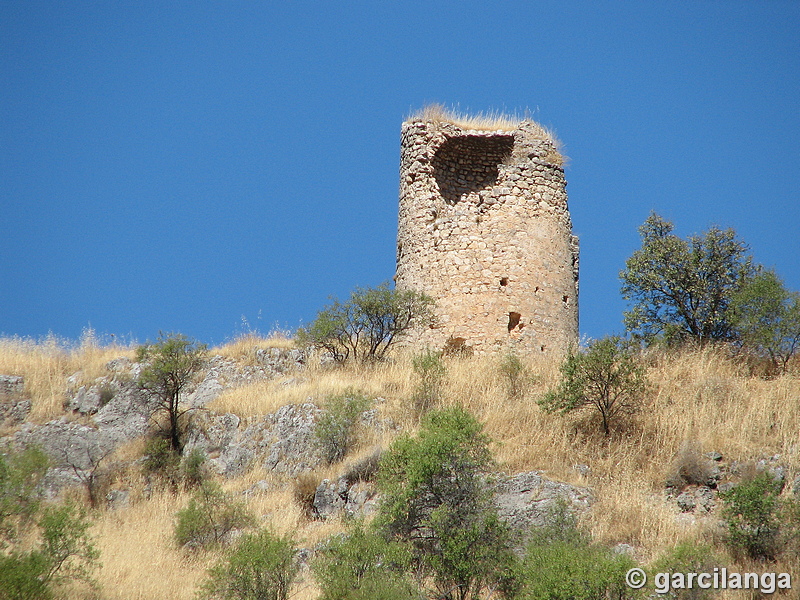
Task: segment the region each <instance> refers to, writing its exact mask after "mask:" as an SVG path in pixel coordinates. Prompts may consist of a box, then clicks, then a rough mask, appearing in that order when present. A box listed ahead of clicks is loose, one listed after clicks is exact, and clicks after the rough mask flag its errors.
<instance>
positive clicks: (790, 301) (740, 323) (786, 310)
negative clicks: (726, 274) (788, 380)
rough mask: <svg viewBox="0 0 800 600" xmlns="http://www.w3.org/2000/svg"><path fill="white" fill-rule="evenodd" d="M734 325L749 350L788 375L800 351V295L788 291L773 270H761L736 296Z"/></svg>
mask: <svg viewBox="0 0 800 600" xmlns="http://www.w3.org/2000/svg"><path fill="white" fill-rule="evenodd" d="M732 307H733V315H734V317H733V318H734V324H735V327H736V330H737V332H738V333H739V337H740V339H741V341H742V343H743V344H744V346H745V347H746V348H749V349H751V350H752V351H754V352H756V353H757V354H759V355H761V356H765V357H767V358H768V359H769V360H770V362H771V363H772V365H773V368H774V369H775V370H777V371H781V372H783V373H785V372H786V369H787V366H788V364H789V361H790V360H791V358H792V356H794V355H795V353H796V352H797V351H798V349H800V294H799V293H797V292H790V291H789V290H787V289H786V287H785V286H784V284H783V281H781V279H780V277H778V276H777V275H776V274H775V272H774V271H772V270H767V271H762V272H761V273H758V274H757V275H755V276H754V277H753V278H752V279H750V280H749V281H748V282H747V283H746V284H745V285H744V286H742V287H741V288H740V289H739V290H738V291H737V293H736V294H735V295H734V297H733V302H732Z"/></svg>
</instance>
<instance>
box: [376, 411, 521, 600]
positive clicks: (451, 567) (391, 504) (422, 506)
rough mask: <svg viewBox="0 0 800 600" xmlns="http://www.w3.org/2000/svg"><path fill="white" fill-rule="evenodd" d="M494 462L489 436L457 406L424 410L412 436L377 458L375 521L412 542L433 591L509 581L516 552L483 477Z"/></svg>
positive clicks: (470, 592) (448, 595) (460, 592)
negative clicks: (376, 508)
mask: <svg viewBox="0 0 800 600" xmlns="http://www.w3.org/2000/svg"><path fill="white" fill-rule="evenodd" d="M493 469H494V463H493V460H492V457H491V453H490V452H489V439H488V438H487V437H486V435H485V434H483V433H482V426H481V424H480V423H478V422H477V421H476V420H475V418H474V417H472V415H470V414H469V413H467V412H466V411H465V410H464V409H463V408H460V407H455V408H448V409H442V410H438V411H432V412H430V413H428V415H427V416H426V418H425V420H424V421H423V424H422V427H421V429H420V431H419V434H418V436H417V437H415V438H412V437H409V436H403V437H401V438H399V439H398V440H396V441H395V443H394V444H392V447H391V448H390V449H389V450H388V451H387V452H386V453H385V454H384V456H383V457H382V459H381V466H380V470H379V472H378V487H379V489H380V491H381V493H382V499H381V505H380V510H379V514H378V524H379V526H380V527H381V529H382V531H384V532H385V534H386V535H388V536H389V537H390V539H394V540H398V541H401V542H405V543H408V544H410V545H411V548H412V559H413V564H414V566H415V567H416V568H417V569H418V570H419V571H420V572H421V573H423V574H424V575H425V576H427V577H429V578H430V581H432V584H433V586H434V587H435V591H436V597H437V598H441V599H443V600H468V599H476V598H480V597H482V594H484V593H485V592H486V591H487V590H502V589H505V586H506V585H507V583H508V581H509V578H510V573H511V567H512V565H513V562H514V560H513V555H512V553H511V551H510V549H509V547H510V543H509V531H508V528H507V526H506V525H505V524H504V523H503V522H501V521H500V519H499V518H498V515H497V510H496V507H495V505H494V503H493V500H492V495H491V492H490V490H489V487H488V483H487V481H488V480H489V479H490V476H491V473H492V471H493Z"/></svg>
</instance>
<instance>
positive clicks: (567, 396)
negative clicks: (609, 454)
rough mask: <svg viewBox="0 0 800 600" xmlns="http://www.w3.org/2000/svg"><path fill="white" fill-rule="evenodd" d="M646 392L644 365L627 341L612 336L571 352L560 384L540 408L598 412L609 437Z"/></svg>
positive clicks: (563, 364) (554, 410)
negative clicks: (615, 426)
mask: <svg viewBox="0 0 800 600" xmlns="http://www.w3.org/2000/svg"><path fill="white" fill-rule="evenodd" d="M646 389H647V380H646V378H645V370H644V366H643V365H642V364H641V363H640V362H639V360H638V358H637V357H636V355H635V354H634V352H633V350H632V349H631V348H630V346H629V345H628V344H627V343H626V342H625V340H623V339H621V338H619V337H616V336H611V337H605V338H602V339H599V340H595V341H593V342H592V343H591V344H589V347H588V348H587V349H586V350H580V351H578V352H572V353H570V354H569V355H568V356H567V358H566V359H565V360H564V362H563V363H562V365H561V381H560V383H559V384H558V386H557V387H556V388H555V389H553V390H550V391H549V392H548V393H547V394H546V395H545V396H544V397H543V398H542V399H541V400H539V405H540V406H541V407H542V408H543V409H544V410H545V411H547V412H560V413H568V412H571V411H574V410H578V409H591V410H595V411H597V412H598V413H599V415H600V417H601V419H602V427H603V432H604V433H605V434H606V435H609V434H610V433H611V425H612V423H613V422H614V421H615V420H616V419H618V418H619V417H620V416H621V415H623V414H626V413H631V412H633V411H635V410H636V407H637V405H638V404H639V402H640V401H641V399H642V396H643V395H644V393H645V391H646Z"/></svg>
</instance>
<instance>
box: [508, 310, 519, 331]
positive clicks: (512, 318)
mask: <svg viewBox="0 0 800 600" xmlns="http://www.w3.org/2000/svg"><path fill="white" fill-rule="evenodd" d="M521 318H522V315H521V314H519V313H518V312H510V313H508V333H511V332H512V331H514V329H515V328H516V327H517V325H519V320H520V319H521Z"/></svg>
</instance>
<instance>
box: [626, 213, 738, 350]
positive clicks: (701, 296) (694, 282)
mask: <svg viewBox="0 0 800 600" xmlns="http://www.w3.org/2000/svg"><path fill="white" fill-rule="evenodd" d="M672 230H673V224H672V223H670V222H669V221H666V220H664V219H663V218H661V217H660V216H658V215H657V214H655V213H652V214H651V215H650V216H649V217H648V218H647V220H646V221H645V222H644V224H643V225H642V226H641V227H640V228H639V233H640V234H641V237H642V247H641V248H640V249H639V250H636V251H635V252H634V253H633V255H631V257H630V258H629V259H628V260H627V261H626V263H625V269H624V270H623V271H622V272H621V273H620V278H621V279H622V282H623V285H622V297H623V298H624V299H625V300H627V301H629V302H631V303H633V306H632V308H631V310H630V311H627V312H626V313H625V326H626V327H627V329H628V331H630V332H631V333H633V334H634V335H635V336H636V337H639V338H641V339H643V340H645V341H646V342H648V343H651V342H652V341H653V340H654V339H656V338H659V337H661V338H663V339H665V340H666V341H668V342H676V341H678V342H683V341H687V340H694V341H697V342H699V343H701V344H703V343H706V342H709V341H718V340H722V341H725V340H731V339H733V338H734V337H735V331H734V329H733V325H732V323H731V314H730V311H729V307H730V303H731V300H732V298H733V295H734V294H735V293H736V292H737V291H738V290H739V288H740V287H741V286H742V285H743V284H744V283H745V282H746V281H747V279H748V278H749V277H750V276H752V274H753V266H752V259H751V257H750V256H749V255H748V254H747V250H748V248H747V245H746V244H745V243H744V242H742V241H741V240H739V239H738V238H737V237H736V233H735V232H734V231H733V230H732V229H725V230H722V229H719V228H717V227H712V228H711V229H709V230H708V231H707V232H706V233H705V234H703V235H693V236H690V237H689V239H688V240H683V239H681V238H679V237H678V236H676V235H674V234H673V233H672Z"/></svg>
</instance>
